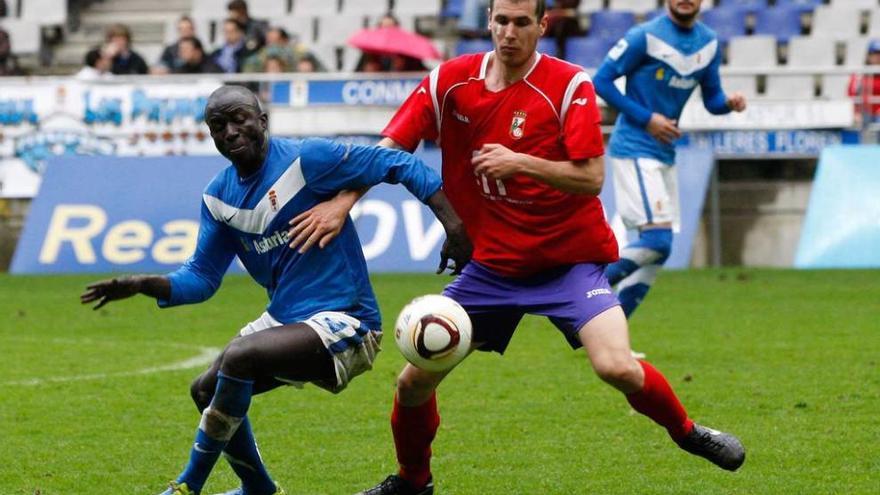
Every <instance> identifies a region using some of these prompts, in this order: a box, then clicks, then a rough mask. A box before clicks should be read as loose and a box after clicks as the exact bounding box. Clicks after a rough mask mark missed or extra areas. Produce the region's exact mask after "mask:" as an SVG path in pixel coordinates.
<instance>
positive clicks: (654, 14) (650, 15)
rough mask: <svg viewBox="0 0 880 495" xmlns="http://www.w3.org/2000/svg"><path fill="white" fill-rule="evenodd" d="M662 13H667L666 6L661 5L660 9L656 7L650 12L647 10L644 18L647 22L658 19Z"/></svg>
mask: <svg viewBox="0 0 880 495" xmlns="http://www.w3.org/2000/svg"><path fill="white" fill-rule="evenodd" d="M661 15H666V7H660V8H659V9H654V10H652V11H650V12H645V15H644V20H645V22H647V21H650V20H653V19H656V18H657V17H660V16H661Z"/></svg>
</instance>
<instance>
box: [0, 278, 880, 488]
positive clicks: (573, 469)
mask: <svg viewBox="0 0 880 495" xmlns="http://www.w3.org/2000/svg"><path fill="white" fill-rule="evenodd" d="M95 279H96V277H11V276H8V275H3V276H0V495H14V494H26V495H32V494H34V493H36V492H37V491H39V493H41V494H42V495H75V494H83V495H105V494H106V495H110V494H142V495H148V494H155V493H158V492H159V491H161V490H162V489H163V487H164V485H165V483H166V482H167V481H168V480H169V479H171V478H173V477H174V476H176V475H177V474H178V472H179V471H180V469H181V467H182V466H183V465H184V463H185V461H186V459H187V456H188V452H189V447H190V444H191V442H192V438H193V433H194V431H195V428H196V425H197V422H198V416H197V414H196V411H195V408H194V407H193V406H192V405H191V402H190V400H189V395H188V387H189V382H190V380H191V379H192V378H193V377H194V376H196V375H197V373H198V372H199V371H200V370H201V369H202V367H203V365H200V364H198V363H199V362H201V361H203V360H204V356H205V355H206V354H210V352H211V350H212V348H215V349H216V348H219V347H222V346H223V345H224V344H225V343H226V342H227V341H228V339H229V338H230V337H231V336H232V335H233V334H234V333H235V332H236V331H237V330H238V329H239V328H240V327H241V326H242V325H243V324H245V323H246V322H248V321H250V320H252V319H253V318H255V317H256V316H258V315H259V314H260V312H261V311H262V309H263V305H264V303H265V295H264V294H263V292H262V291H261V290H260V289H259V288H258V287H256V285H255V284H253V283H252V282H251V281H249V280H248V279H245V278H243V277H229V278H227V280H226V281H225V282H224V285H223V287H222V288H221V290H220V292H219V293H218V294H217V295H216V296H215V297H214V298H213V299H212V300H211V301H209V302H207V303H204V304H201V305H195V306H188V307H182V308H176V309H170V310H159V309H157V308H156V307H155V304H154V303H153V302H152V301H151V300H149V299H148V298H145V297H140V298H135V299H131V300H128V301H123V302H118V303H112V304H110V305H109V306H107V307H106V308H105V309H103V310H100V311H97V312H94V311H91V310H90V309H88V308H86V307H80V305H79V302H78V295H79V293H80V291H81V289H82V288H83V287H84V286H85V284H86V283H87V282H89V281H92V280H95ZM448 280H449V279H448V278H447V277H439V276H430V275H394V276H392V275H383V276H376V277H375V278H374V285H375V288H376V292H377V295H378V298H379V301H380V303H381V304H382V309H383V314H384V317H385V328H386V330H389V329H391V325H392V324H393V320H394V318H395V317H396V314H397V311H398V310H399V308H400V307H401V306H402V305H403V304H404V303H405V302H406V301H408V300H409V299H410V298H412V297H414V296H416V295H420V294H425V293H431V292H438V291H439V290H440V289H441V288H442V286H443V284H444V283H445V282H447V281H448ZM878 281H880V272H878V271H810V272H795V271H774V270H732V269H728V270H721V271H713V270H707V271H684V272H665V273H663V274H662V275H661V277H660V279H659V280H658V283H657V284H656V285H655V288H654V291H653V292H652V294H651V296H650V297H649V298H648V300H647V301H646V303H645V304H644V306H643V307H642V308H641V309H639V311H638V312H637V313H636V315H635V316H634V318H633V320H632V325H631V326H632V328H631V334H632V340H633V346H634V347H635V348H636V349H637V350H641V351H644V352H646V353H647V354H648V358H649V359H650V360H651V362H652V363H654V364H655V365H656V366H657V367H658V368H660V369H661V370H663V371H664V372H665V374H666V376H667V377H668V378H669V379H670V382H671V383H672V385H673V387H675V389H676V390H677V392H678V394H679V395H680V397H681V399H682V401H683V402H684V403H685V405H686V406H687V407H688V409H689V412H690V413H691V415H692V417H694V418H695V419H696V420H697V421H700V422H703V423H704V424H706V425H709V426H713V427H716V428H719V429H725V430H729V431H732V432H735V433H737V434H738V435H739V436H740V437H741V438H742V440H743V442H744V444H745V445H746V448H747V450H748V455H747V460H746V464H745V465H744V466H743V468H742V469H741V470H740V471H739V472H737V473H728V472H724V471H721V470H719V469H717V468H715V467H714V466H712V465H711V464H709V463H708V462H706V461H704V460H702V459H698V458H693V457H691V456H689V455H687V454H685V453H684V452H682V451H680V450H679V449H677V448H676V447H675V446H674V445H673V444H672V443H671V442H670V441H669V439H668V438H667V437H666V434H665V432H664V431H663V430H662V429H661V428H659V427H657V426H655V425H654V424H653V423H652V422H650V421H649V420H648V419H646V418H644V417H642V416H640V415H638V414H635V413H633V412H632V411H631V410H630V408H629V407H628V405H627V403H626V402H625V401H624V400H623V398H622V397H621V396H620V395H619V394H618V393H617V392H615V391H614V390H612V389H611V388H610V387H608V386H605V385H603V384H602V383H601V382H600V381H599V380H598V379H597V378H596V377H595V376H594V375H593V373H592V372H591V371H590V368H589V366H588V364H587V362H586V359H585V357H584V354H583V352H582V351H572V350H570V349H569V348H568V347H567V345H566V344H565V342H564V341H563V339H562V338H561V337H559V336H558V335H557V334H556V331H555V330H554V329H553V327H552V326H551V325H550V324H549V323H548V322H547V321H546V320H544V319H541V318H527V319H526V320H525V321H524V323H523V325H521V327H520V330H519V332H518V333H517V335H516V337H515V338H514V340H513V342H512V344H511V347H510V348H509V350H508V352H507V354H506V355H505V356H504V357H499V356H497V355H485V354H482V353H481V354H479V355H476V356H474V357H471V358H470V359H469V360H467V361H466V362H465V363H464V364H463V365H462V366H460V368H459V369H458V370H456V372H454V373H453V374H452V375H451V376H450V377H449V379H448V380H447V381H446V382H445V383H444V384H443V385H442V386H441V388H440V395H439V400H440V412H441V415H442V417H443V422H442V424H441V427H440V432H439V434H438V438H437V441H436V443H435V444H434V452H435V458H434V463H433V470H434V473H435V477H436V481H437V486H438V489H437V493H438V494H463V495H471V494H473V495H480V494H535V493H541V494H708V493H712V494H749V495H751V494H807V493H815V494H838V493H839V494H859V493H865V494H876V493H880V419H878V418H880V323H878V321H880V318H878V317H880V282H878ZM193 363H195V364H196V365H195V367H193ZM402 363H403V359H402V358H401V356H400V354H399V353H398V352H397V350H396V349H395V347H394V343H393V338H391V336H390V333H389V335H388V336H387V337H386V339H385V342H384V352H382V354H380V359H379V360H378V362H377V366H376V368H375V369H374V370H373V371H371V372H369V373H367V374H365V375H363V376H361V377H359V378H357V379H356V380H355V381H354V382H353V383H352V385H351V386H350V387H349V389H348V390H346V391H345V392H343V393H342V394H340V395H339V396H333V395H331V394H329V393H327V392H324V391H322V390H320V389H317V388H315V387H307V388H305V389H304V390H296V389H293V388H286V389H280V390H277V391H275V392H272V393H269V394H267V395H265V396H260V397H257V398H256V399H255V401H254V404H253V406H252V408H251V415H252V419H253V424H254V428H255V431H256V434H257V438H258V440H259V441H260V446H261V450H262V452H263V456H264V458H265V460H266V462H267V465H268V467H269V469H270V471H271V472H272V473H273V474H274V476H275V477H276V479H277V480H278V481H280V483H281V484H282V485H283V486H285V487H286V489H287V490H288V493H289V494H291V495H293V494H310V495H311V494H351V493H353V492H355V491H357V490H359V489H362V488H364V487H366V486H368V485H372V484H374V483H376V482H378V481H379V480H381V479H382V478H384V476H385V475H387V474H388V473H390V472H392V471H393V470H394V469H395V462H394V450H393V447H392V442H391V434H390V430H389V426H388V413H389V410H390V401H391V397H392V392H393V383H394V378H395V376H396V373H397V371H398V370H399V369H400V367H401V365H402ZM235 485H236V481H235V479H234V475H233V474H232V472H231V470H230V469H229V468H228V467H227V466H226V465H225V464H224V463H223V461H221V464H220V465H219V466H218V468H217V469H216V470H215V472H214V474H213V475H212V477H211V478H210V479H209V481H208V485H207V486H206V490H205V493H206V494H210V493H215V492H222V491H225V490H227V489H229V488H231V487H233V486H235Z"/></svg>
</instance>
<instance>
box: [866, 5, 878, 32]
mask: <svg viewBox="0 0 880 495" xmlns="http://www.w3.org/2000/svg"><path fill="white" fill-rule="evenodd" d="M868 36H870V37H872V38H880V10H875V11H874V12H871V20H870V21H869V22H868Z"/></svg>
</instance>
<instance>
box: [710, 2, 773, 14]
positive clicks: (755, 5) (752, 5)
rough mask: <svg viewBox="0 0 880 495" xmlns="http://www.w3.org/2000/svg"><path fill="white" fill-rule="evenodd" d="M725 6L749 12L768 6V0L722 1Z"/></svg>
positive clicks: (752, 12) (722, 5)
mask: <svg viewBox="0 0 880 495" xmlns="http://www.w3.org/2000/svg"><path fill="white" fill-rule="evenodd" d="M721 7H723V8H731V7H733V8H738V9H740V10H741V11H743V12H746V13H748V14H754V13H755V12H757V11H759V10H762V9H766V8H767V0H724V1H723V2H721Z"/></svg>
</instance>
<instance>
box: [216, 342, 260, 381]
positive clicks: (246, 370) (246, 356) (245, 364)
mask: <svg viewBox="0 0 880 495" xmlns="http://www.w3.org/2000/svg"><path fill="white" fill-rule="evenodd" d="M255 354H256V352H255V349H254V346H253V345H252V344H251V343H250V341H249V339H246V338H242V339H235V340H233V341H232V342H231V343H230V344H229V346H228V347H226V350H225V351H224V352H223V363H222V364H221V366H220V370H221V371H222V372H223V373H225V374H227V375H230V376H236V377H249V376H252V375H253V370H254V365H255Z"/></svg>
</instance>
